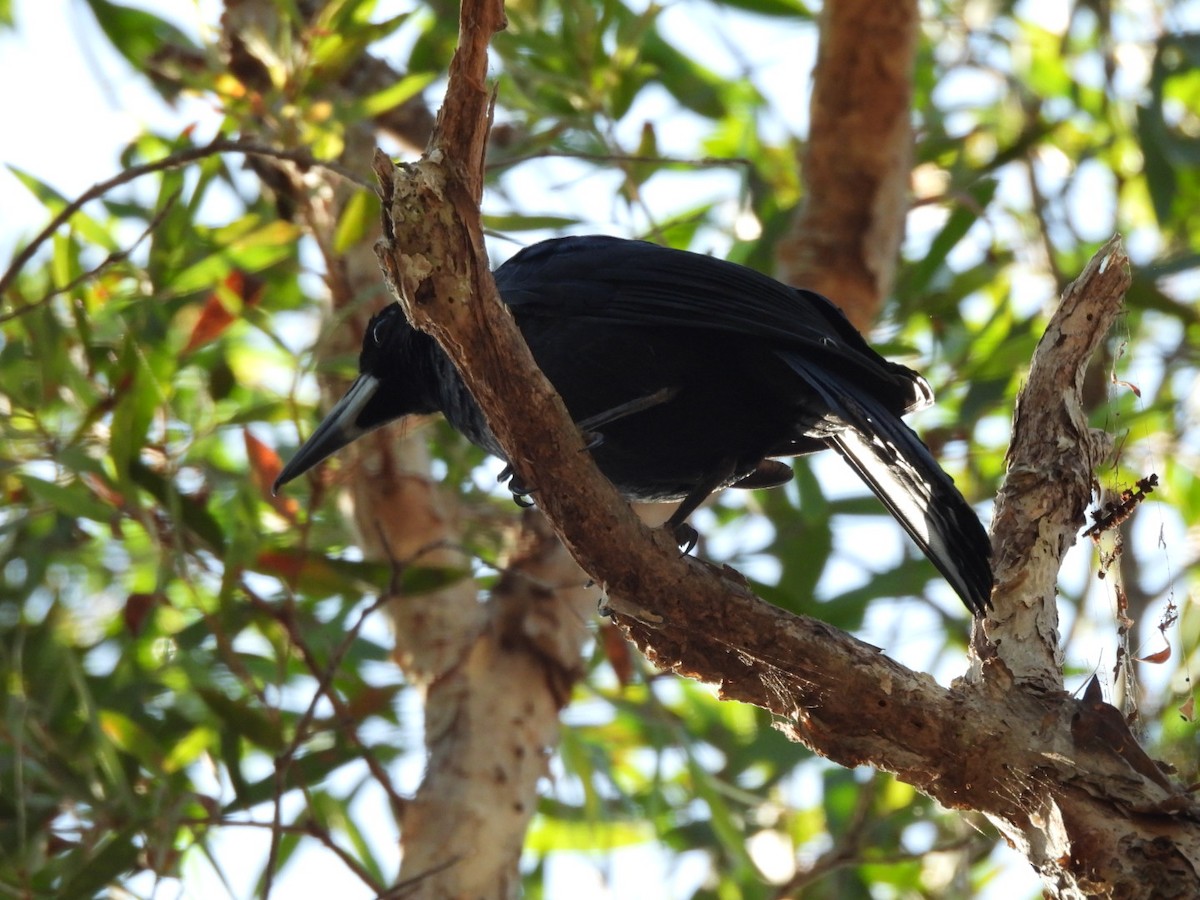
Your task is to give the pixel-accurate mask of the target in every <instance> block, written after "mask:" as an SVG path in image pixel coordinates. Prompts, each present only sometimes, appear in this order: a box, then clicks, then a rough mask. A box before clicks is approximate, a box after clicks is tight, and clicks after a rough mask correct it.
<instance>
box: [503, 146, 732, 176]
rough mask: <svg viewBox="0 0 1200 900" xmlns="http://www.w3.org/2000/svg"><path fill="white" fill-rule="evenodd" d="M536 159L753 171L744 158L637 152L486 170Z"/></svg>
mask: <svg viewBox="0 0 1200 900" xmlns="http://www.w3.org/2000/svg"><path fill="white" fill-rule="evenodd" d="M535 159H578V160H582V161H583V162H595V163H644V164H646V165H657V166H688V167H690V168H693V169H721V168H734V167H744V168H747V169H753V168H754V161H753V160H751V159H747V158H746V157H744V156H727V157H722V156H702V157H699V158H697V159H685V158H682V157H678V156H642V155H639V154H636V153H582V152H576V151H571V150H550V149H546V150H537V151H535V152H533V153H524V154H522V155H521V156H511V157H508V158H507V159H499V160H496V161H495V162H490V163H488V164H487V166H486V171H488V172H495V171H497V170H499V169H507V168H511V167H512V166H519V165H521V163H526V162H531V161H532V160H535Z"/></svg>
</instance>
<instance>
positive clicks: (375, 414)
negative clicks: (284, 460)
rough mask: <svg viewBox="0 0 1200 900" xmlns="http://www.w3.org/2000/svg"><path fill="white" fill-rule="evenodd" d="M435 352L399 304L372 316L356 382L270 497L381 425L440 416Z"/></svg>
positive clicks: (285, 471)
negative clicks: (434, 398) (434, 390)
mask: <svg viewBox="0 0 1200 900" xmlns="http://www.w3.org/2000/svg"><path fill="white" fill-rule="evenodd" d="M436 352H437V345H436V344H435V343H434V341H433V339H432V338H430V337H429V336H428V335H427V334H425V333H424V332H421V331H417V330H416V329H415V328H413V327H412V325H410V324H409V322H408V319H406V318H405V316H404V311H403V310H402V309H401V308H400V305H399V304H398V303H392V304H390V305H389V306H388V307H386V308H385V309H384V310H383V311H382V312H379V313H378V314H376V315H375V316H374V317H372V319H371V321H370V322H369V323H367V330H366V333H365V334H364V335H363V344H362V352H361V353H360V354H359V357H358V378H356V379H355V380H354V383H353V384H352V385H350V389H349V390H348V391H346V393H345V396H343V397H342V399H341V400H339V401H338V402H337V403H336V404H335V405H334V407H333V409H331V410H330V411H329V414H328V415H327V416H325V418H324V419H323V420H322V421H321V424H320V425H318V426H317V430H316V431H314V432H313V433H312V436H311V437H309V439H308V440H307V441H305V442H304V444H303V445H302V446H301V447H300V449H299V450H297V451H296V455H295V456H293V457H292V458H291V460H290V461H289V462H288V464H287V465H286V466H284V467H283V471H281V472H280V473H279V477H278V478H276V479H275V484H274V485H273V486H272V488H271V490H272V492H275V491H278V490H279V488H280V487H282V486H283V485H285V484H287V483H288V482H289V481H292V480H293V479H295V478H298V477H299V476H300V475H303V474H304V473H305V472H307V471H308V470H309V469H311V468H312V467H313V466H315V465H316V464H317V463H319V462H321V461H322V460H323V459H325V458H326V457H327V456H330V455H331V454H333V453H336V452H337V451H338V450H340V449H342V448H343V447H345V446H346V445H347V444H349V443H351V442H352V441H355V440H357V439H358V438H360V437H362V436H363V435H364V434H367V433H368V432H371V431H374V430H375V429H376V428H379V427H380V426H381V425H386V424H387V423H388V422H393V421H395V420H396V419H399V418H402V417H404V416H407V415H410V414H412V413H429V412H434V411H436V409H437V405H436V402H433V401H431V400H430V397H431V396H432V391H431V385H430V379H431V378H434V377H435V374H434V372H433V365H432V356H433V354H434V353H436Z"/></svg>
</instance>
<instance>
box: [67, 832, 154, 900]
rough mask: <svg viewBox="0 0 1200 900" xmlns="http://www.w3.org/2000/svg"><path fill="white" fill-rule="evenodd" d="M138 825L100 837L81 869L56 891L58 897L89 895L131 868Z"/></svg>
mask: <svg viewBox="0 0 1200 900" xmlns="http://www.w3.org/2000/svg"><path fill="white" fill-rule="evenodd" d="M140 830H141V829H140V828H139V827H138V826H136V825H128V826H126V827H125V828H122V829H120V830H118V831H112V832H109V833H108V834H106V835H104V836H103V837H101V839H100V842H99V844H98V847H97V849H96V850H95V851H94V852H93V853H91V854H89V855H88V857H87V859H86V861H84V865H83V866H82V868H81V869H80V870H79V871H78V872H76V873H75V874H74V875H72V876H71V877H70V878H68V879H67V880H66V881H65V882H64V883H63V884H62V886H61V888H60V889H59V890H58V891H56V892H55V896H58V897H91V896H94V895H95V894H97V893H99V891H100V890H101V889H102V888H104V887H106V886H108V885H110V884H112V883H113V882H115V881H117V880H118V879H120V878H121V877H122V876H123V875H126V874H128V873H129V872H131V871H133V869H134V868H135V866H136V864H137V858H138V855H139V854H140V853H141V847H140V846H139V844H138V837H139V833H140Z"/></svg>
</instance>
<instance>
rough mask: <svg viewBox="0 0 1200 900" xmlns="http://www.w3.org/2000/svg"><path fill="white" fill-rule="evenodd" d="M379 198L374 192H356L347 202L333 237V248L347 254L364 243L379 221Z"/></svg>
mask: <svg viewBox="0 0 1200 900" xmlns="http://www.w3.org/2000/svg"><path fill="white" fill-rule="evenodd" d="M379 214H380V207H379V197H378V196H376V195H375V193H374V192H372V191H365V190H364V191H356V192H355V193H354V194H352V195H351V197H350V199H349V200H348V201H347V202H346V206H345V208H344V209H343V210H342V217H341V218H340V219H339V220H338V224H337V230H336V231H335V232H334V235H333V247H334V249H335V250H337V252H338V253H345V252H346V251H347V250H349V249H350V248H351V247H353V246H354V245H355V244H357V243H359V242H360V241H362V240H363V239H364V238H365V237H366V236H367V235H368V234H370V233H371V230H372V229H373V228H374V227H375V225H376V223H378V221H379Z"/></svg>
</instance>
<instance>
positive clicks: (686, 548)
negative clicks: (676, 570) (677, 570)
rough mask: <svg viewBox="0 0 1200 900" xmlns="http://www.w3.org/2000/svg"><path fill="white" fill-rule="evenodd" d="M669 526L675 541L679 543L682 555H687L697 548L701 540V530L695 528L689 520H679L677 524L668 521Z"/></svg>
mask: <svg viewBox="0 0 1200 900" xmlns="http://www.w3.org/2000/svg"><path fill="white" fill-rule="evenodd" d="M667 527H668V528H670V529H671V534H672V535H673V536H674V538H675V543H676V544H678V545H679V548H680V551H681V552H680V554H679V555H680V556H687V555H688V554H689V553H691V552H692V551H693V550H695V549H696V544H698V543H699V542H700V532H698V531H696V529H695V528H693V527H692V526H691V525H689V524H688V523H687V522H677V523H675V524H672V523H670V522H668V523H667Z"/></svg>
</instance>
